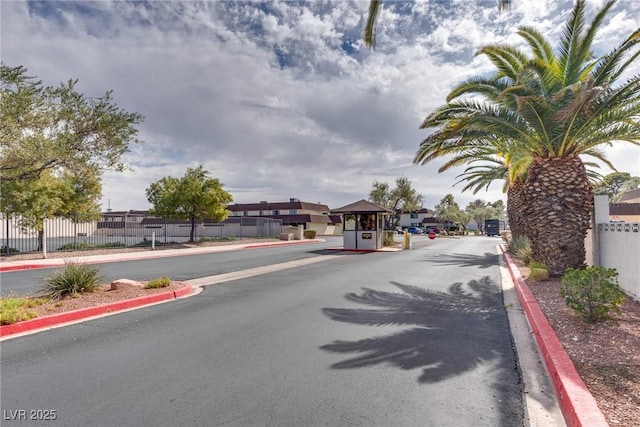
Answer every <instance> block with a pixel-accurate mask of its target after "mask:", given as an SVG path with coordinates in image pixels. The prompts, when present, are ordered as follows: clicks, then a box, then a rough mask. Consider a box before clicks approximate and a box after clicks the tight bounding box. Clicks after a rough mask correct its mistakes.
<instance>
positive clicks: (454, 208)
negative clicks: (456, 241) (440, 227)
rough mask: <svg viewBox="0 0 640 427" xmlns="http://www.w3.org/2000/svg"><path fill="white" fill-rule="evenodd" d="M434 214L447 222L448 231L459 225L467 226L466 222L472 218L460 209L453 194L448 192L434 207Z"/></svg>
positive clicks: (442, 221) (439, 219)
mask: <svg viewBox="0 0 640 427" xmlns="http://www.w3.org/2000/svg"><path fill="white" fill-rule="evenodd" d="M434 215H435V216H436V218H437V219H438V222H441V223H443V224H445V230H446V231H451V229H453V228H458V227H462V228H466V223H467V222H469V221H470V220H471V217H470V215H468V214H467V213H465V212H464V211H462V210H461V209H460V206H459V205H458V203H457V202H456V201H455V198H454V197H453V194H447V195H446V196H444V197H443V198H442V200H440V203H438V204H437V205H436V207H435V209H434Z"/></svg>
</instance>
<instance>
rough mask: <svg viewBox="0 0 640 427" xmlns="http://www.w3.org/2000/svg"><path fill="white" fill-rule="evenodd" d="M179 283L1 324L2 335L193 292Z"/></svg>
mask: <svg viewBox="0 0 640 427" xmlns="http://www.w3.org/2000/svg"><path fill="white" fill-rule="evenodd" d="M178 283H181V284H182V285H183V287H182V288H180V289H177V290H175V291H167V292H162V293H157V294H153V295H146V296H142V297H138V298H132V299H128V300H124V301H118V302H114V303H108V304H103V305H98V306H95V307H87V308H81V309H78V310H73V311H67V312H64V313H58V314H52V315H51V316H42V317H36V318H35V319H31V320H25V321H23V322H18V323H14V324H12V325H0V337H6V336H9V335H14V334H19V333H22V332H29V331H33V330H36V329H42V328H48V327H51V326H55V325H60V324H62V323H67V322H73V321H76V320H81V319H86V318H88V317H93V316H99V315H101V314H107V313H115V312H118V311H122V310H126V309H129V308H134V307H140V306H143V305H148V304H153V303H156V302H160V301H166V300H171V299H175V298H179V297H183V296H185V295H188V294H190V293H191V286H190V285H189V284H188V283H184V282H178Z"/></svg>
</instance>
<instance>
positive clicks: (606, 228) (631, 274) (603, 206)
mask: <svg viewBox="0 0 640 427" xmlns="http://www.w3.org/2000/svg"><path fill="white" fill-rule="evenodd" d="M594 201H595V203H594V207H595V209H594V215H593V218H594V220H593V222H594V223H595V224H597V225H595V226H593V227H592V229H590V230H589V232H588V234H587V238H586V240H585V250H586V262H587V264H588V265H601V266H603V267H606V268H615V269H616V270H617V271H618V282H619V283H620V286H621V287H622V288H623V289H624V290H625V291H626V292H627V293H628V294H629V295H632V296H633V297H635V298H636V299H640V223H618V222H616V223H613V222H609V200H608V198H607V196H595V200H594Z"/></svg>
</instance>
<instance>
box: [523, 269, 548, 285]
mask: <svg viewBox="0 0 640 427" xmlns="http://www.w3.org/2000/svg"><path fill="white" fill-rule="evenodd" d="M548 278H549V270H547V269H546V268H537V267H532V268H531V271H530V273H529V277H528V279H529V280H531V281H532V282H544V281H545V280H547V279H548Z"/></svg>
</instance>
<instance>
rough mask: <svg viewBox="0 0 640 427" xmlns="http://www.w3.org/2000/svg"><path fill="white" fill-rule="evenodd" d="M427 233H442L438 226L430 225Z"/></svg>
mask: <svg viewBox="0 0 640 427" xmlns="http://www.w3.org/2000/svg"><path fill="white" fill-rule="evenodd" d="M426 232H427V234H428V233H435V234H440V230H439V229H438V227H429V228H427V231H426Z"/></svg>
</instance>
